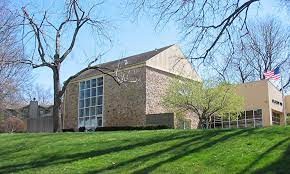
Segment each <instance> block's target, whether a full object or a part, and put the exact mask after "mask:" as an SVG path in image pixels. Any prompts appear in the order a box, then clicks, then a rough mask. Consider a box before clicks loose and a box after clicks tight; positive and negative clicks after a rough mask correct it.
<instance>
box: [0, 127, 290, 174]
mask: <svg viewBox="0 0 290 174" xmlns="http://www.w3.org/2000/svg"><path fill="white" fill-rule="evenodd" d="M151 172H152V173H174V174H176V173H290V127H286V128H285V127H272V128H263V129H233V130H208V131H202V130H187V131H186V130H159V131H120V132H94V133H56V134H0V173H88V174H90V173H92V174H93V173H151Z"/></svg>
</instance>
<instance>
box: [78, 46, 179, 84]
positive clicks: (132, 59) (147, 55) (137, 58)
mask: <svg viewBox="0 0 290 174" xmlns="http://www.w3.org/2000/svg"><path fill="white" fill-rule="evenodd" d="M173 45H174V44H172V45H168V46H166V47H162V48H158V49H154V50H151V51H147V52H144V53H141V54H136V55H133V56H129V57H125V58H122V59H118V60H113V61H110V62H106V63H102V64H98V65H96V66H95V67H101V68H104V69H109V70H114V69H116V68H120V69H123V68H126V67H129V66H132V65H136V64H141V63H145V62H146V61H147V60H149V59H151V58H152V57H154V56H156V55H157V54H159V53H161V52H162V51H164V50H166V49H168V48H170V47H172V46H173ZM96 72H99V71H98V70H95V69H91V70H88V71H86V72H84V73H82V74H81V75H79V76H78V77H77V78H76V79H75V80H78V79H82V78H84V77H87V76H90V75H93V74H95V73H96Z"/></svg>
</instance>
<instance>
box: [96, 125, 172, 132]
mask: <svg viewBox="0 0 290 174" xmlns="http://www.w3.org/2000/svg"><path fill="white" fill-rule="evenodd" d="M158 129H169V127H168V126H163V125H160V126H138V127H133V126H121V127H116V126H114V127H97V128H96V129H95V131H120V130H127V131H129V130H158Z"/></svg>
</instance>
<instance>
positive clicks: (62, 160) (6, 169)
mask: <svg viewBox="0 0 290 174" xmlns="http://www.w3.org/2000/svg"><path fill="white" fill-rule="evenodd" d="M221 132H225V131H218V132H211V131H209V132H207V133H205V134H206V135H207V134H208V135H214V134H218V133H221ZM195 135H196V134H192V132H178V133H174V134H171V135H169V136H165V137H159V136H158V137H153V138H150V139H145V140H144V141H143V140H142V141H141V142H137V143H133V144H129V145H125V146H121V145H120V144H116V146H114V147H111V148H107V149H103V150H92V151H88V152H81V153H74V154H67V155H59V154H57V155H55V154H51V155H50V156H47V157H42V159H39V160H35V161H29V162H23V163H20V164H12V165H6V166H2V167H0V173H11V172H17V171H22V170H27V169H33V168H41V167H47V166H51V165H59V164H66V163H70V162H73V161H76V160H83V159H88V158H93V157H97V156H101V155H105V154H110V153H115V152H121V151H126V150H131V149H134V148H137V147H142V146H148V145H153V144H156V143H162V142H167V141H173V140H178V139H186V138H191V137H193V136H195Z"/></svg>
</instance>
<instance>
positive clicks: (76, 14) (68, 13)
mask: <svg viewBox="0 0 290 174" xmlns="http://www.w3.org/2000/svg"><path fill="white" fill-rule="evenodd" d="M86 3H88V2H87V1H86ZM102 3H103V2H102V1H100V2H98V1H97V2H95V3H94V4H93V5H88V4H82V3H81V1H79V0H68V1H66V3H65V9H66V10H65V12H64V13H63V12H62V13H61V14H64V16H61V15H58V14H57V15H56V16H57V18H53V17H51V16H50V13H49V11H44V12H43V13H42V14H33V13H32V12H31V10H29V7H22V9H21V11H22V18H23V23H22V25H23V26H24V27H23V37H22V39H23V40H25V41H24V42H23V43H27V42H28V43H31V40H30V39H31V38H34V40H32V42H34V43H33V45H34V46H35V47H34V48H33V49H32V50H31V49H30V50H31V52H30V53H29V55H30V56H29V57H28V58H27V59H26V60H22V61H21V63H24V64H29V65H31V66H32V67H33V68H40V67H48V68H50V69H51V70H52V72H53V84H54V88H53V90H54V108H53V110H54V111H53V112H54V113H53V115H54V125H55V128H54V131H56V130H57V129H58V127H57V125H58V118H59V114H60V106H61V98H62V96H63V94H64V91H65V89H66V87H67V85H68V84H69V82H70V81H71V80H73V79H75V78H76V77H77V76H78V75H80V74H82V73H83V72H85V71H87V70H90V69H97V70H98V71H100V72H102V73H104V74H108V75H110V74H109V73H108V72H107V71H108V70H107V69H103V68H100V67H97V66H92V64H93V63H95V62H96V60H97V59H96V60H94V61H92V62H90V63H89V66H88V67H87V68H85V69H83V70H82V71H80V72H78V73H77V74H75V75H73V76H71V77H69V78H68V79H67V80H66V81H65V82H64V84H63V85H61V80H60V69H61V65H62V63H63V62H64V61H65V60H66V59H67V58H68V56H69V54H70V53H71V52H72V51H73V49H74V47H75V46H76V42H77V38H78V36H79V34H80V32H81V30H83V29H84V28H85V27H91V28H93V29H94V31H95V33H96V34H97V35H98V36H99V37H100V38H102V39H108V40H109V37H108V36H107V35H106V31H105V28H104V26H105V24H106V23H105V22H106V21H105V20H103V19H100V18H98V17H97V16H95V15H92V12H94V11H96V10H98V9H97V7H99V6H100V5H101V4H102ZM29 41H30V42H29ZM109 41H110V40H109ZM30 45H31V44H30ZM29 47H31V46H27V45H26V48H29ZM35 51H36V53H37V54H34V53H35ZM112 77H113V76H112Z"/></svg>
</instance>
